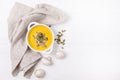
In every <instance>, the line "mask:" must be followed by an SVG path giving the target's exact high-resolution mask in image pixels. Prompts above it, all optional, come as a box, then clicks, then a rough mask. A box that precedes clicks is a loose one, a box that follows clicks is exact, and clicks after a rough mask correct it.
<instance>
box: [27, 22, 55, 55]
mask: <svg viewBox="0 0 120 80" xmlns="http://www.w3.org/2000/svg"><path fill="white" fill-rule="evenodd" d="M36 25H39V26H41V25H43V26H45V27H47V28H48V29H49V30H50V31H51V33H52V37H53V39H52V40H53V41H52V43H51V45H50V47H49V48H47V49H45V50H35V49H34V48H32V47H31V46H30V44H29V42H28V34H29V31H30V30H31V29H32V28H34V27H35V26H36ZM26 42H27V45H28V46H29V48H30V49H32V50H33V51H35V52H40V53H51V52H52V50H53V43H54V34H53V31H52V30H51V29H50V28H49V26H47V25H45V24H40V23H37V22H31V23H30V24H29V25H28V32H27V35H26Z"/></svg>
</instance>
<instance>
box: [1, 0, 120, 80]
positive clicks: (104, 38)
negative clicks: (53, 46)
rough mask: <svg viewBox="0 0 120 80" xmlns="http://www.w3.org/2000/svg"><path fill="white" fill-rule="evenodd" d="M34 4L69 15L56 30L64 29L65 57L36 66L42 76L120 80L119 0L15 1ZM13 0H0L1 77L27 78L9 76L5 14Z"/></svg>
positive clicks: (52, 79) (67, 79)
mask: <svg viewBox="0 0 120 80" xmlns="http://www.w3.org/2000/svg"><path fill="white" fill-rule="evenodd" d="M16 1H18V2H21V3H24V4H27V5H29V6H32V7H34V6H35V4H38V3H48V4H51V5H54V6H56V7H58V8H60V9H62V10H63V11H65V12H66V13H67V14H68V15H69V21H68V22H67V23H65V24H63V25H60V26H58V27H54V29H55V30H58V29H60V28H61V29H62V28H63V29H67V33H66V39H67V45H66V48H65V50H66V54H67V57H66V59H63V60H56V59H54V65H53V66H50V67H46V66H43V65H39V66H37V67H38V68H41V67H42V68H43V69H45V70H46V71H47V75H46V76H45V78H43V79H36V78H35V76H34V75H33V76H32V78H31V80H120V0H16ZM14 3H15V0H0V80H27V79H25V78H23V77H22V73H20V74H19V75H18V76H17V77H15V78H14V77H12V75H11V62H10V54H9V48H10V45H9V41H8V36H7V34H8V33H7V29H8V28H7V17H8V14H9V11H10V9H11V8H12V6H13V5H14ZM16 14H17V13H16Z"/></svg>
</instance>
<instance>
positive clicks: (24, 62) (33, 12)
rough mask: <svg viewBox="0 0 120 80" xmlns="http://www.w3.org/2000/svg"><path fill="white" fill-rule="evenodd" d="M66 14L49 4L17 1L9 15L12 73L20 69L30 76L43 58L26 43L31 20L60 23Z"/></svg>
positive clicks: (52, 23) (43, 22)
mask: <svg viewBox="0 0 120 80" xmlns="http://www.w3.org/2000/svg"><path fill="white" fill-rule="evenodd" d="M66 19H67V17H66V15H65V14H64V13H63V12H62V11H61V10H60V9H57V8H55V7H53V6H50V5H48V4H38V5H36V7H35V8H31V7H29V6H26V5H24V4H21V3H18V2H17V3H15V5H14V6H13V8H12V10H11V12H10V15H9V17H8V37H9V40H10V43H11V49H10V53H11V63H12V75H13V76H16V75H17V74H18V73H19V71H23V72H24V76H25V77H26V78H30V77H31V75H32V73H33V71H34V68H35V65H36V64H37V63H38V62H39V60H40V59H41V57H42V56H41V55H40V53H37V52H34V51H32V50H31V49H29V47H28V46H27V44H26V33H27V26H28V24H29V23H30V22H38V23H42V24H46V25H54V24H59V23H62V22H64V21H66Z"/></svg>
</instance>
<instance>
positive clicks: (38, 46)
mask: <svg viewBox="0 0 120 80" xmlns="http://www.w3.org/2000/svg"><path fill="white" fill-rule="evenodd" d="M26 42H27V45H28V46H29V48H30V49H32V50H33V51H36V52H46V53H50V52H51V51H52V48H53V43H54V34H53V31H52V30H51V28H49V26H47V25H45V24H40V23H37V22H31V23H30V24H29V25H28V32H27V35H26Z"/></svg>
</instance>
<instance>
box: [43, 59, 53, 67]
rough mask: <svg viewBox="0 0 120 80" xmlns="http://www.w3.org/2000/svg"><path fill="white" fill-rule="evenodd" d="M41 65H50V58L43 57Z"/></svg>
mask: <svg viewBox="0 0 120 80" xmlns="http://www.w3.org/2000/svg"><path fill="white" fill-rule="evenodd" d="M41 61H42V63H43V64H44V65H47V66H48V65H51V64H52V59H51V57H45V58H43V59H42V60H41Z"/></svg>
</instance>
